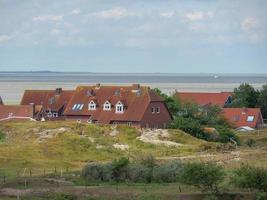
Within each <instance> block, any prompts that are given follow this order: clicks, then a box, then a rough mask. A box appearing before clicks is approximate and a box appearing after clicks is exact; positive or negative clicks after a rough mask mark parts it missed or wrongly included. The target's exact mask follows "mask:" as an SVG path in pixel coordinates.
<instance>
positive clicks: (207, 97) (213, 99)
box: [176, 92, 232, 108]
mask: <svg viewBox="0 0 267 200" xmlns="http://www.w3.org/2000/svg"><path fill="white" fill-rule="evenodd" d="M176 96H177V97H178V98H179V100H180V101H181V102H182V103H186V102H190V103H196V104H198V105H200V106H203V107H206V106H209V105H217V106H219V107H221V108H223V107H226V106H227V105H229V104H231V102H232V93H231V92H219V93H214V92H213V93H211V92H202V93H201V92H177V93H176Z"/></svg>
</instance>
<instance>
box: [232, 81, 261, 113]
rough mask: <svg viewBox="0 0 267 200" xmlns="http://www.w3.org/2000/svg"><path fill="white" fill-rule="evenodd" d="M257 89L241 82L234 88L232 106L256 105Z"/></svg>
mask: <svg viewBox="0 0 267 200" xmlns="http://www.w3.org/2000/svg"><path fill="white" fill-rule="evenodd" d="M258 96H259V91H258V90H255V89H254V88H253V87H252V86H251V85H249V84H248V83H243V84H241V85H240V86H239V87H238V88H235V89H234V95H233V101H232V105H231V106H232V107H239V108H241V107H246V108H255V107H256V106H257V101H258Z"/></svg>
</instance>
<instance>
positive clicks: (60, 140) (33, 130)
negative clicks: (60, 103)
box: [0, 121, 213, 175]
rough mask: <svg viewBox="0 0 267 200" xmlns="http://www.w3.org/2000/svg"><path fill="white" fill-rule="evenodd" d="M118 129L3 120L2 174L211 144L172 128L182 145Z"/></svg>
mask: <svg viewBox="0 0 267 200" xmlns="http://www.w3.org/2000/svg"><path fill="white" fill-rule="evenodd" d="M62 127H64V128H65V129H66V131H63V132H58V133H56V134H54V135H53V136H52V137H51V138H47V139H44V140H42V142H39V139H40V135H39V134H40V133H42V132H44V131H49V130H53V129H59V128H62ZM116 130H117V134H116V136H111V135H110V132H111V131H112V127H111V126H105V125H90V124H77V123H73V122H66V121H57V122H5V123H1V124H0V132H1V133H2V135H4V136H2V138H5V139H1V143H0V174H1V172H2V174H4V173H6V174H8V175H11V174H13V175H14V174H17V173H20V174H21V173H23V172H24V173H29V170H31V171H32V173H33V174H38V173H39V174H41V173H43V171H44V170H45V171H46V172H47V173H48V171H49V170H50V171H53V170H54V169H55V168H57V170H61V169H63V170H64V171H65V170H66V169H67V168H68V169H70V170H76V169H81V167H82V166H83V165H84V164H86V163H88V162H92V161H99V162H105V161H110V160H113V159H115V158H118V157H121V156H127V157H129V158H136V157H139V156H140V155H145V154H151V155H153V156H155V157H157V158H162V157H166V156H168V157H169V156H181V155H190V154H192V153H195V152H198V151H201V150H202V146H203V145H205V144H207V142H205V141H203V140H199V139H196V138H193V137H192V136H190V135H188V134H186V133H184V132H182V131H179V130H171V131H169V132H170V138H169V140H171V141H174V142H179V143H181V144H183V146H181V147H167V146H165V145H153V144H149V143H144V142H142V141H140V140H138V139H137V137H138V136H140V132H139V130H137V129H135V128H130V127H127V126H118V127H117V129H116ZM0 136H1V135H0ZM115 143H119V144H123V145H128V146H129V150H126V151H123V150H120V149H116V148H114V147H113V144H115ZM211 145H213V144H211ZM25 168H26V169H25ZM25 170H26V172H25Z"/></svg>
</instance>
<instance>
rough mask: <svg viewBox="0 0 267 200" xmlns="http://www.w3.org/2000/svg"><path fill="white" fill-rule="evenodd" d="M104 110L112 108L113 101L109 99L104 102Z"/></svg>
mask: <svg viewBox="0 0 267 200" xmlns="http://www.w3.org/2000/svg"><path fill="white" fill-rule="evenodd" d="M103 110H111V103H110V102H109V101H106V102H105V103H104V106H103Z"/></svg>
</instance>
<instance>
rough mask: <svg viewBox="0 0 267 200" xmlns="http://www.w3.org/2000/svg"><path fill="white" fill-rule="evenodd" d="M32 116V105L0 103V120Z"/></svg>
mask: <svg viewBox="0 0 267 200" xmlns="http://www.w3.org/2000/svg"><path fill="white" fill-rule="evenodd" d="M31 118H33V106H32V105H23V106H21V105H0V121H4V120H10V119H31Z"/></svg>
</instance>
